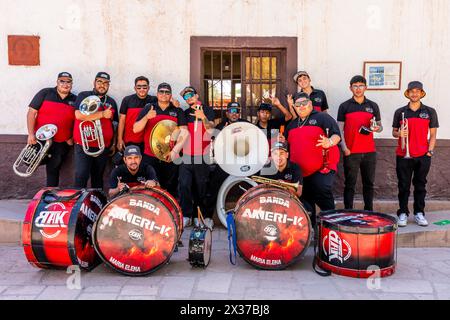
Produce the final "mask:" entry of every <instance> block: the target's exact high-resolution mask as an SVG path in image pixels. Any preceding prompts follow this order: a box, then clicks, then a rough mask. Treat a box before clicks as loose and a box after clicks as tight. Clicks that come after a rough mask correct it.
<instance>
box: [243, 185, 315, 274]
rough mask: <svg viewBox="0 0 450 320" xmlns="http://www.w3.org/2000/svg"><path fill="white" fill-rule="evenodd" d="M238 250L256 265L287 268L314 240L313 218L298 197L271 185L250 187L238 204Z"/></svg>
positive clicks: (261, 267)
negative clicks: (312, 237)
mask: <svg viewBox="0 0 450 320" xmlns="http://www.w3.org/2000/svg"><path fill="white" fill-rule="evenodd" d="M234 218H235V223H236V244H237V249H238V252H239V254H240V255H241V256H242V257H243V258H244V260H245V261H247V262H248V263H249V264H251V265H252V266H254V267H256V268H260V269H267V270H280V269H285V268H286V267H288V266H289V265H291V264H293V263H294V262H296V261H297V260H299V259H300V258H301V256H302V255H303V254H304V252H305V250H306V249H307V248H308V246H309V243H310V241H311V221H310V219H309V216H308V214H307V212H306V210H305V209H304V208H303V206H302V204H301V203H300V201H299V200H298V198H297V197H296V196H295V195H294V194H293V193H291V192H289V191H287V190H283V189H280V188H277V187H273V186H270V185H265V184H262V185H258V186H256V187H254V188H251V189H250V190H248V191H247V192H246V193H245V194H244V195H242V197H241V198H240V199H239V201H238V202H237V204H236V208H235V216H234Z"/></svg>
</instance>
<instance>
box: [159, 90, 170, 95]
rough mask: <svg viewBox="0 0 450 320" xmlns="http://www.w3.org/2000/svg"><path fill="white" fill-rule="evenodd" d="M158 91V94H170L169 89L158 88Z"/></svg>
mask: <svg viewBox="0 0 450 320" xmlns="http://www.w3.org/2000/svg"><path fill="white" fill-rule="evenodd" d="M158 93H159V94H165V95H169V94H172V91H169V90H158Z"/></svg>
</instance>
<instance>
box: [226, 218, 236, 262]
mask: <svg viewBox="0 0 450 320" xmlns="http://www.w3.org/2000/svg"><path fill="white" fill-rule="evenodd" d="M227 229H228V250H229V251H230V263H231V264H232V265H236V223H235V222H234V217H233V211H228V214H227ZM231 244H233V252H232V251H231ZM233 253H234V257H233ZM233 258H234V259H233Z"/></svg>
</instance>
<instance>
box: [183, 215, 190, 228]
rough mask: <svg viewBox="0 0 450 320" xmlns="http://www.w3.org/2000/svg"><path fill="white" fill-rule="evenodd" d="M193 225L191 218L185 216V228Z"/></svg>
mask: <svg viewBox="0 0 450 320" xmlns="http://www.w3.org/2000/svg"><path fill="white" fill-rule="evenodd" d="M191 225H192V223H191V218H188V217H183V228H186V227H190V226H191Z"/></svg>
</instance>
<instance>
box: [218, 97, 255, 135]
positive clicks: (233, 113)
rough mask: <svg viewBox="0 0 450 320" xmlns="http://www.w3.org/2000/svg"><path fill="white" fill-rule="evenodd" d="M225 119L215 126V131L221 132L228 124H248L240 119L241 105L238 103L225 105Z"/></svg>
mask: <svg viewBox="0 0 450 320" xmlns="http://www.w3.org/2000/svg"><path fill="white" fill-rule="evenodd" d="M225 116H226V118H225V119H223V120H222V121H221V122H220V123H219V124H218V125H217V126H216V129H217V130H219V131H220V130H222V129H223V128H225V127H226V126H228V125H229V124H232V123H235V122H249V121H247V120H245V119H242V118H241V105H240V104H239V102H230V103H228V105H227V112H226V114H225Z"/></svg>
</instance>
